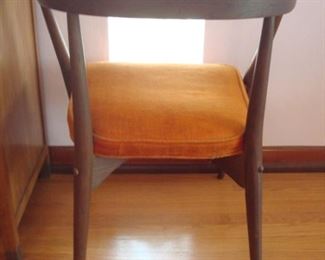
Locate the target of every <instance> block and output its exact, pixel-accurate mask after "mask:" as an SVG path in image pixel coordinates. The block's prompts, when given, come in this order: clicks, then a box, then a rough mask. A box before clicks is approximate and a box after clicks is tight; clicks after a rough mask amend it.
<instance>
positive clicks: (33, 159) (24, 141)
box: [0, 0, 47, 260]
mask: <svg viewBox="0 0 325 260" xmlns="http://www.w3.org/2000/svg"><path fill="white" fill-rule="evenodd" d="M40 107H41V104H40V96H39V88H38V73H37V59H36V50H35V39H34V27H33V13H32V2H31V1H30V0H25V1H12V0H2V1H0V168H1V169H0V191H1V192H0V193H1V196H0V204H1V212H0V226H1V227H0V231H1V237H2V239H1V240H2V241H0V243H1V242H3V245H2V247H3V250H4V251H5V256H6V259H10V260H13V259H14V260H16V259H19V257H20V254H19V239H18V236H17V230H16V229H17V225H18V223H19V221H20V219H21V217H22V215H23V212H24V210H25V207H26V205H27V202H28V200H29V197H30V195H31V192H32V189H33V187H34V185H35V182H36V179H37V176H38V174H39V171H40V168H41V166H42V164H43V162H44V160H45V157H46V156H47V147H46V145H45V138H44V135H43V127H42V113H41V108H40Z"/></svg>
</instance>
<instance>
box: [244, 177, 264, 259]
mask: <svg viewBox="0 0 325 260" xmlns="http://www.w3.org/2000/svg"><path fill="white" fill-rule="evenodd" d="M252 175H255V176H256V177H255V181H253V182H248V183H247V187H246V212H247V227H248V238H249V251H250V259H251V260H261V259H262V189H261V174H260V173H254V174H252Z"/></svg>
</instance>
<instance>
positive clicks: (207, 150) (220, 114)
mask: <svg viewBox="0 0 325 260" xmlns="http://www.w3.org/2000/svg"><path fill="white" fill-rule="evenodd" d="M39 3H40V4H41V6H42V10H43V14H44V17H45V20H46V23H47V26H48V29H49V32H50V35H51V38H52V41H53V44H54V48H55V51H56V54H57V57H58V60H59V63H60V66H61V70H62V74H63V77H64V81H65V85H66V89H67V93H68V95H69V97H70V104H69V126H70V133H71V137H72V138H73V140H74V143H75V161H76V165H75V176H74V259H77V260H82V259H85V258H86V248H87V233H88V218H89V204H90V197H91V187H92V186H97V185H99V184H100V183H101V182H102V181H103V179H105V178H106V176H107V175H108V174H109V173H111V172H112V171H113V170H114V169H116V168H117V167H119V166H120V165H121V164H122V163H123V162H124V161H125V160H127V159H129V158H146V159H148V158H174V159H175V158H176V159H184V158H191V159H203V158H205V159H215V160H217V161H218V162H219V163H220V165H221V166H222V169H223V170H224V172H226V173H227V174H228V175H229V176H231V177H232V178H233V179H234V180H235V181H236V182H237V183H238V184H239V185H240V186H241V187H243V188H244V189H245V191H246V207H247V224H248V235H249V245H250V259H252V260H260V259H262V247H261V190H262V187H261V177H262V174H261V173H262V172H263V164H262V132H263V120H264V107H265V100H266V91H267V84H268V78H269V67H270V58H271V51H272V42H273V38H274V36H275V34H276V31H277V29H278V26H279V24H280V21H281V17H282V15H284V14H285V13H288V12H290V11H291V10H292V9H293V8H294V6H295V3H296V0H232V1H229V0H210V1H196V0H188V1H184V0H152V1H148V0H119V1H116V0H96V1H90V0H70V1H66V0H39ZM50 9H57V10H61V11H65V12H67V19H68V34H69V50H70V55H69V52H68V50H67V48H66V47H65V43H64V41H63V39H62V37H61V34H60V30H59V28H58V26H57V24H56V22H55V20H54V17H53V15H52V13H51V10H50ZM79 14H88V15H95V16H119V17H135V18H137V17H146V18H192V19H193V18H194V19H195V18H198V19H246V18H264V23H263V29H262V35H261V41H260V45H259V49H258V51H257V54H256V56H255V57H254V59H253V62H252V65H251V66H250V67H249V69H248V71H247V73H246V75H245V76H244V77H243V78H242V77H241V76H240V74H239V73H238V71H237V70H236V69H235V68H233V67H231V66H226V65H168V64H165V65H134V64H133V65H132V64H109V63H97V64H91V65H89V66H87V67H86V65H85V61H84V54H83V46H82V37H81V33H80V23H79ZM88 85H89V86H88ZM88 87H89V88H88ZM72 103H73V104H72Z"/></svg>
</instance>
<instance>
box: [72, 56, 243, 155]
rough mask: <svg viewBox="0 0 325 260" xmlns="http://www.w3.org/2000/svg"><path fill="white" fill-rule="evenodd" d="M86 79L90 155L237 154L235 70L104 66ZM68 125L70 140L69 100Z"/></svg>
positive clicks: (239, 84)
mask: <svg viewBox="0 0 325 260" xmlns="http://www.w3.org/2000/svg"><path fill="white" fill-rule="evenodd" d="M87 73H88V75H87V76H88V85H89V96H90V107H91V115H92V124H93V125H92V127H93V140H94V152H95V154H96V155H99V156H104V157H117V158H118V157H121V158H183V159H196V158H197V159H199V158H200V159H203V158H205V159H212V158H220V157H226V156H231V155H236V154H240V153H241V152H242V149H243V134H244V129H245V123H246V114H247V104H248V99H247V95H246V91H245V89H244V84H243V81H242V78H241V76H240V74H239V73H238V71H237V69H235V68H234V67H232V66H229V65H168V64H164V65H153V64H146V65H145V64H118V63H104V62H103V63H95V64H90V65H88V67H87ZM68 121H69V126H70V134H71V137H72V139H73V114H72V102H71V100H70V102H69V112H68Z"/></svg>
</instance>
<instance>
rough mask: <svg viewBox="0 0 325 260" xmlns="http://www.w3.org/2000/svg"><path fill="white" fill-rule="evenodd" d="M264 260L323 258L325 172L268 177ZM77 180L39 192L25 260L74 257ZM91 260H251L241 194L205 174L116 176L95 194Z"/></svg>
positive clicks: (26, 222) (28, 216)
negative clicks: (73, 200) (73, 190)
mask: <svg viewBox="0 0 325 260" xmlns="http://www.w3.org/2000/svg"><path fill="white" fill-rule="evenodd" d="M263 211H264V216H263V228H264V230H263V231H264V233H263V239H264V241H263V242H264V245H263V249H264V259H266V260H282V259H283V260H296V259H302V260H304V259H306V260H324V259H325V174H310V173H308V174H288V175H286V174H281V175H279V174H269V175H266V176H265V177H264V209H263ZM71 227H72V177H71V176H64V175H53V176H51V178H50V179H49V180H41V181H39V183H38V184H37V186H36V189H35V191H34V193H33V195H32V198H31V201H30V203H29V205H28V208H27V211H26V213H25V215H24V217H23V220H22V222H21V226H20V230H19V231H20V236H21V243H22V249H23V252H24V256H25V259H27V260H41V259H42V260H43V259H49V260H51V259H53V260H54V259H72V228H71ZM88 259H91V260H104V259H105V260H212V259H213V260H215V259H222V260H228V259H229V260H248V242H247V234H246V220H245V205H244V191H243V190H242V189H241V188H239V187H238V186H237V185H236V184H235V183H233V182H232V181H231V180H230V179H229V178H225V179H224V180H222V181H220V180H217V178H216V176H214V175H208V174H203V175H202V174H190V175H182V174H179V175H175V174H171V175H168V174H155V175H154V174H152V175H146V174H143V175H141V174H139V175H135V174H130V175H128V174H119V175H112V176H111V177H110V178H108V180H107V181H106V182H105V183H104V184H103V185H102V186H101V187H100V188H98V189H97V190H96V191H95V192H94V193H93V199H92V205H91V223H90V234H89V245H88Z"/></svg>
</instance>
